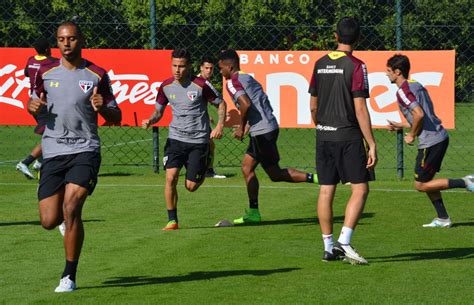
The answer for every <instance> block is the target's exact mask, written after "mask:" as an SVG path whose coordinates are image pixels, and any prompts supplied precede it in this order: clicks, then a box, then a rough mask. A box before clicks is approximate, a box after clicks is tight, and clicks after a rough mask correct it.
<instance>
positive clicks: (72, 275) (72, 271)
mask: <svg viewBox="0 0 474 305" xmlns="http://www.w3.org/2000/svg"><path fill="white" fill-rule="evenodd" d="M78 263H79V261H75V262H71V261H68V260H66V266H65V267H64V272H63V275H62V276H61V278H64V277H66V276H68V275H69V279H70V280H71V281H74V282H75V281H76V272H77V264H78Z"/></svg>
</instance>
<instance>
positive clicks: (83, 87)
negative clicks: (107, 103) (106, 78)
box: [79, 80, 94, 93]
mask: <svg viewBox="0 0 474 305" xmlns="http://www.w3.org/2000/svg"><path fill="white" fill-rule="evenodd" d="M92 86H94V83H93V82H91V81H88V80H80V81H79V87H81V90H82V91H83V92H84V93H87V92H88V91H89V90H91V88H92Z"/></svg>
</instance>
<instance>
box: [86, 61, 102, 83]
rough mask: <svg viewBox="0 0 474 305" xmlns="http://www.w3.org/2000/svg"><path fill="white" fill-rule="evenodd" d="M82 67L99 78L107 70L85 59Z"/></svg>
mask: <svg viewBox="0 0 474 305" xmlns="http://www.w3.org/2000/svg"><path fill="white" fill-rule="evenodd" d="M84 68H85V69H86V70H88V71H89V72H91V73H93V74H95V75H96V76H98V77H99V78H100V79H101V78H102V77H104V75H106V74H107V71H106V70H105V69H104V68H102V67H99V66H98V65H96V64H94V63H93V62H91V61H88V60H85V64H84Z"/></svg>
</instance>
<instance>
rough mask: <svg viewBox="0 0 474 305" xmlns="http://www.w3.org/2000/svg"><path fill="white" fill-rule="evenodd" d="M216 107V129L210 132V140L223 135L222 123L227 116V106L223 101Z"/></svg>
mask: <svg viewBox="0 0 474 305" xmlns="http://www.w3.org/2000/svg"><path fill="white" fill-rule="evenodd" d="M216 107H217V117H218V121H217V124H216V128H214V129H213V130H212V131H211V139H220V138H222V136H223V135H224V122H225V118H226V115H227V104H226V102H225V101H224V100H222V101H221V103H220V104H219V105H216Z"/></svg>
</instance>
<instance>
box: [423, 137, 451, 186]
mask: <svg viewBox="0 0 474 305" xmlns="http://www.w3.org/2000/svg"><path fill="white" fill-rule="evenodd" d="M448 145H449V138H447V139H446V140H444V141H442V142H439V143H438V144H435V145H433V146H431V147H427V148H422V149H418V155H417V156H416V164H415V180H416V181H419V182H428V181H430V180H431V179H433V177H434V175H436V173H437V172H439V170H440V169H441V163H442V162H443V158H444V155H445V154H446V150H447V149H448Z"/></svg>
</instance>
